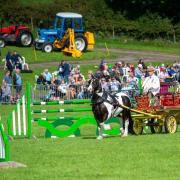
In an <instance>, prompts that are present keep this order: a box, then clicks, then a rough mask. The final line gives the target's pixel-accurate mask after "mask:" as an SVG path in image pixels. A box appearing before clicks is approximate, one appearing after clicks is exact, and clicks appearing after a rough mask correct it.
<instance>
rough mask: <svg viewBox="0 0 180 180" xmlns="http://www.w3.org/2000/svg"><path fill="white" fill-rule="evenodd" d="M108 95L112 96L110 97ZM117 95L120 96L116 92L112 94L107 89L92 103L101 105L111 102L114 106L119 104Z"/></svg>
mask: <svg viewBox="0 0 180 180" xmlns="http://www.w3.org/2000/svg"><path fill="white" fill-rule="evenodd" d="M108 97H110V98H109V99H108ZM116 97H118V96H116V94H113V95H112V94H110V93H108V92H106V91H103V92H102V96H99V97H98V99H97V101H96V102H91V103H92V104H93V105H99V104H102V103H104V102H107V103H109V104H113V106H119V102H118V101H117V99H116Z"/></svg>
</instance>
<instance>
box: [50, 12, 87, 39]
mask: <svg viewBox="0 0 180 180" xmlns="http://www.w3.org/2000/svg"><path fill="white" fill-rule="evenodd" d="M68 28H71V29H74V31H75V32H77V33H83V32H84V28H83V19H82V15H80V14H77V13H57V14H56V17H55V20H54V29H57V30H58V31H59V32H60V33H62V34H61V38H62V37H63V36H64V34H65V33H66V31H67V30H68Z"/></svg>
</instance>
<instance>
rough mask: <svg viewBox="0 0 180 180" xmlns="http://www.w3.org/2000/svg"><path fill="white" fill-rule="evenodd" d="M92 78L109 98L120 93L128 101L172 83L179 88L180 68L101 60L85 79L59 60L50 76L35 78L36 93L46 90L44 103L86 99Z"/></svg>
mask: <svg viewBox="0 0 180 180" xmlns="http://www.w3.org/2000/svg"><path fill="white" fill-rule="evenodd" d="M93 76H96V77H98V78H99V79H100V81H101V84H102V88H103V89H104V90H105V91H108V92H111V93H112V94H113V93H117V92H120V91H123V92H124V93H126V94H127V95H129V96H130V97H134V96H138V95H140V94H141V93H148V92H151V93H152V95H156V94H157V93H159V92H160V91H161V89H160V85H164V84H166V83H171V82H174V83H176V85H177V87H179V86H178V84H179V83H180V64H178V63H174V64H173V65H172V66H170V65H164V64H161V65H160V66H157V67H153V66H152V65H150V66H146V64H145V63H144V61H143V60H142V59H140V60H139V61H138V63H137V65H136V66H134V65H133V64H130V63H125V62H123V61H119V62H117V63H115V64H114V65H108V64H107V62H106V60H104V59H103V60H101V62H100V64H99V67H98V68H97V70H96V72H93V71H91V70H89V71H88V75H87V78H86V79H85V76H84V75H83V74H82V73H81V70H80V66H79V65H77V66H76V67H74V68H73V67H72V65H71V64H70V63H67V62H65V61H64V60H63V61H61V62H60V64H59V67H58V69H57V71H55V72H54V73H50V72H49V71H48V69H45V70H44V72H43V73H41V74H40V75H39V76H38V78H37V79H36V83H37V89H41V90H42V89H46V90H48V91H47V94H46V96H45V99H46V100H49V99H57V100H58V99H61V98H62V99H74V98H78V99H84V98H90V96H91V95H90V94H89V92H87V85H88V82H89V80H91V79H92V77H93Z"/></svg>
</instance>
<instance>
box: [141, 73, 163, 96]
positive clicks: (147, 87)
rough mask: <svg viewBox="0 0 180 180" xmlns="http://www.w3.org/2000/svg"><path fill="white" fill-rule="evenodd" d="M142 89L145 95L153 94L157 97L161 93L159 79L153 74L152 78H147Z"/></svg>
mask: <svg viewBox="0 0 180 180" xmlns="http://www.w3.org/2000/svg"><path fill="white" fill-rule="evenodd" d="M142 87H143V92H144V93H148V92H152V93H153V95H154V96H155V95H156V94H157V93H159V91H160V81H159V78H158V77H157V76H156V75H155V74H153V75H152V76H151V77H150V76H148V77H146V78H145V80H144V82H143V85H142Z"/></svg>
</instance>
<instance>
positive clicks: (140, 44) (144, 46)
mask: <svg viewBox="0 0 180 180" xmlns="http://www.w3.org/2000/svg"><path fill="white" fill-rule="evenodd" d="M105 43H106V44H107V47H108V48H122V49H130V50H140V51H157V52H165V53H176V54H180V51H179V47H180V44H179V43H173V42H167V41H160V40H154V41H136V40H131V39H124V38H123V39H122V38H114V39H113V38H111V39H109V38H107V39H106V38H104V39H97V42H96V46H97V47H104V46H105Z"/></svg>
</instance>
